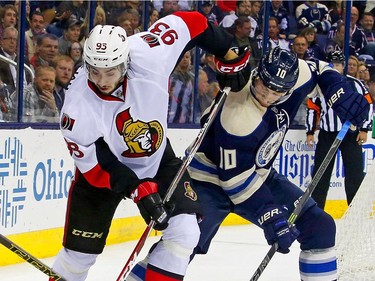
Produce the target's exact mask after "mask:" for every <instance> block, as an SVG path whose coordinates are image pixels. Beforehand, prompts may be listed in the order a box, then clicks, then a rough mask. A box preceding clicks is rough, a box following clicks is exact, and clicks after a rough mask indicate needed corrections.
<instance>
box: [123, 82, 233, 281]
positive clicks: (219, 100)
mask: <svg viewBox="0 0 375 281" xmlns="http://www.w3.org/2000/svg"><path fill="white" fill-rule="evenodd" d="M230 90H231V88H230V87H226V88H224V90H220V91H219V93H218V94H217V96H216V98H215V101H214V104H213V106H212V107H211V111H210V113H209V115H208V117H207V119H206V121H205V123H204V124H203V126H202V128H201V130H200V131H199V133H198V135H197V137H196V139H195V141H194V143H193V145H192V146H191V149H190V151H189V154H188V155H187V157H186V158H185V159H184V161H183V163H182V165H181V167H180V169H179V170H178V172H177V174H176V176H175V177H174V179H173V181H172V183H171V184H170V186H169V188H168V190H167V193H166V195H165V197H164V199H163V203H166V202H168V201H169V200H170V198H171V196H172V194H173V192H174V191H175V189H176V187H177V184H178V182H179V181H180V180H181V178H182V176H183V174H184V173H185V171H186V169H187V167H188V166H189V164H190V162H191V161H192V160H193V158H194V155H195V153H196V152H197V150H198V148H199V146H200V144H201V143H202V141H203V139H204V137H205V135H206V134H207V132H208V129H209V127H210V126H211V124H212V122H213V121H214V119H215V117H216V115H217V113H218V111H219V109H220V108H221V107H222V105H223V104H224V102H225V99H226V97H227V95H228V93H229V91H230ZM154 225H155V222H154V221H153V220H152V221H151V222H150V223H149V224H148V225H147V227H146V229H145V231H144V232H143V234H142V236H141V238H140V239H139V241H138V243H137V245H136V246H135V248H134V250H133V252H132V253H131V255H130V257H129V259H128V261H127V262H126V264H125V266H124V267H123V269H122V271H121V273H120V275H119V276H118V277H117V279H116V280H117V281H124V280H126V278H127V277H128V275H129V273H130V271H131V269H132V267H133V265H134V262H135V260H136V258H137V257H138V255H139V253H140V252H141V250H142V248H143V246H144V244H145V242H146V239H147V237H148V236H149V235H150V233H151V230H152V229H153V227H154Z"/></svg>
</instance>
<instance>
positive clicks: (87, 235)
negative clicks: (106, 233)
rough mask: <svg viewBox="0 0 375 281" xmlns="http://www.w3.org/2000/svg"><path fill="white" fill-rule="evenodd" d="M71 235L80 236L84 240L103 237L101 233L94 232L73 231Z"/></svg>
mask: <svg viewBox="0 0 375 281" xmlns="http://www.w3.org/2000/svg"><path fill="white" fill-rule="evenodd" d="M72 234H73V235H76V236H81V237H84V238H92V239H95V238H102V236H103V232H102V233H96V232H88V231H83V230H78V229H73V231H72Z"/></svg>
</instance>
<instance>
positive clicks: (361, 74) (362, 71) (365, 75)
mask: <svg viewBox="0 0 375 281" xmlns="http://www.w3.org/2000/svg"><path fill="white" fill-rule="evenodd" d="M357 78H358V79H359V80H360V81H361V82H362V83H363V84H364V85H365V86H366V87H368V83H369V82H370V72H369V69H368V67H367V65H366V64H365V63H364V62H363V61H360V62H359V66H358V76H357Z"/></svg>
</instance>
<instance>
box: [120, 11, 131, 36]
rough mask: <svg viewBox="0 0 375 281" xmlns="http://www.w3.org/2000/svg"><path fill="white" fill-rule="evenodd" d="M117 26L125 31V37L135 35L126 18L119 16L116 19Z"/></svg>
mask: <svg viewBox="0 0 375 281" xmlns="http://www.w3.org/2000/svg"><path fill="white" fill-rule="evenodd" d="M117 25H118V26H121V27H122V28H123V29H125V31H126V35H127V36H132V35H133V34H135V32H134V29H133V28H132V23H131V21H130V19H128V18H127V17H124V16H120V17H119V18H118V22H117Z"/></svg>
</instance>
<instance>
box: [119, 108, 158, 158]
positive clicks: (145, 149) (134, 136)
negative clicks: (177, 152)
mask: <svg viewBox="0 0 375 281" xmlns="http://www.w3.org/2000/svg"><path fill="white" fill-rule="evenodd" d="M116 127H117V131H118V132H119V134H120V135H122V136H123V138H124V141H125V143H126V146H127V147H128V149H127V150H125V151H124V152H123V153H121V155H122V156H124V157H131V158H136V157H144V156H150V155H152V154H154V153H155V151H157V150H158V148H159V147H160V145H161V143H162V141H163V136H164V132H163V127H162V126H161V124H160V123H159V122H158V121H150V122H143V121H141V120H137V121H134V120H133V118H132V117H131V116H130V113H129V108H128V109H126V110H124V111H122V112H120V113H119V114H118V115H117V116H116Z"/></svg>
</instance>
